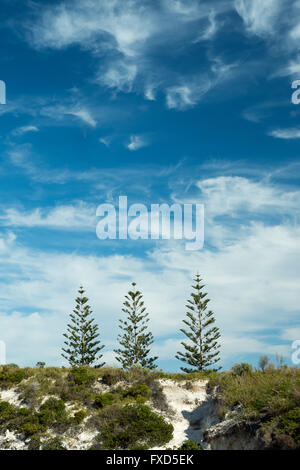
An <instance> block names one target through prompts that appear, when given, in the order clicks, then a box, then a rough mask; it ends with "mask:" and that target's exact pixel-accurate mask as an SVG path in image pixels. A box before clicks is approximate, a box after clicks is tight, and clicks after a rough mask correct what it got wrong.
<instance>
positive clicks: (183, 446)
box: [177, 439, 202, 450]
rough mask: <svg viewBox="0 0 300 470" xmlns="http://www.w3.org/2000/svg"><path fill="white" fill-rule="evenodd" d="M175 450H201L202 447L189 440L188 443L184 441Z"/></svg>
mask: <svg viewBox="0 0 300 470" xmlns="http://www.w3.org/2000/svg"><path fill="white" fill-rule="evenodd" d="M177 450H202V447H201V445H200V444H198V443H197V442H196V441H194V440H193V439H189V440H188V441H185V442H184V443H183V444H181V446H180V447H178V449H177Z"/></svg>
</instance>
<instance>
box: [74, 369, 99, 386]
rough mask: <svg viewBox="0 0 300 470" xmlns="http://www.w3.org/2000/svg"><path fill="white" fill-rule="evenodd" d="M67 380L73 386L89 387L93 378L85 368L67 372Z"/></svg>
mask: <svg viewBox="0 0 300 470" xmlns="http://www.w3.org/2000/svg"><path fill="white" fill-rule="evenodd" d="M68 380H69V382H71V383H72V382H73V383H74V384H75V385H90V384H91V383H92V382H94V380H95V377H94V375H93V374H91V373H90V372H89V370H88V369H87V368H86V367H75V368H74V369H71V371H70V372H69V374H68Z"/></svg>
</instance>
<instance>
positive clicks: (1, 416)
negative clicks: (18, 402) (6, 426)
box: [0, 401, 17, 424]
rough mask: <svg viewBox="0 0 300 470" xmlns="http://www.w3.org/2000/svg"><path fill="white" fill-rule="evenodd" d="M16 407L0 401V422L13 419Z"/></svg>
mask: <svg viewBox="0 0 300 470" xmlns="http://www.w3.org/2000/svg"><path fill="white" fill-rule="evenodd" d="M16 413H17V410H16V408H15V407H14V406H13V405H11V404H10V403H8V402H7V401H2V402H0V424H2V423H5V422H6V421H9V420H11V419H13V418H14V417H15V416H16Z"/></svg>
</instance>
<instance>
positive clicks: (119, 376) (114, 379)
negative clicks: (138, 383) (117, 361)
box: [101, 367, 126, 386]
mask: <svg viewBox="0 0 300 470" xmlns="http://www.w3.org/2000/svg"><path fill="white" fill-rule="evenodd" d="M101 380H102V382H103V383H104V384H105V385H109V386H112V385H115V384H116V383H118V382H121V381H123V380H126V372H124V371H123V370H122V369H117V368H113V367H111V368H110V367H107V368H105V369H103V373H102V376H101Z"/></svg>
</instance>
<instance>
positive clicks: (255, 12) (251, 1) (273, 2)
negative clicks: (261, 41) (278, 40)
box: [235, 0, 281, 35]
mask: <svg viewBox="0 0 300 470" xmlns="http://www.w3.org/2000/svg"><path fill="white" fill-rule="evenodd" d="M280 7H281V2H280V0H264V1H261V0H235V8H236V11H237V12H238V14H239V15H240V16H241V18H242V19H243V21H244V23H245V26H246V28H247V30H248V31H249V32H250V33H253V34H257V35H264V34H274V33H275V24H276V21H277V19H278V15H279V12H280Z"/></svg>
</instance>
